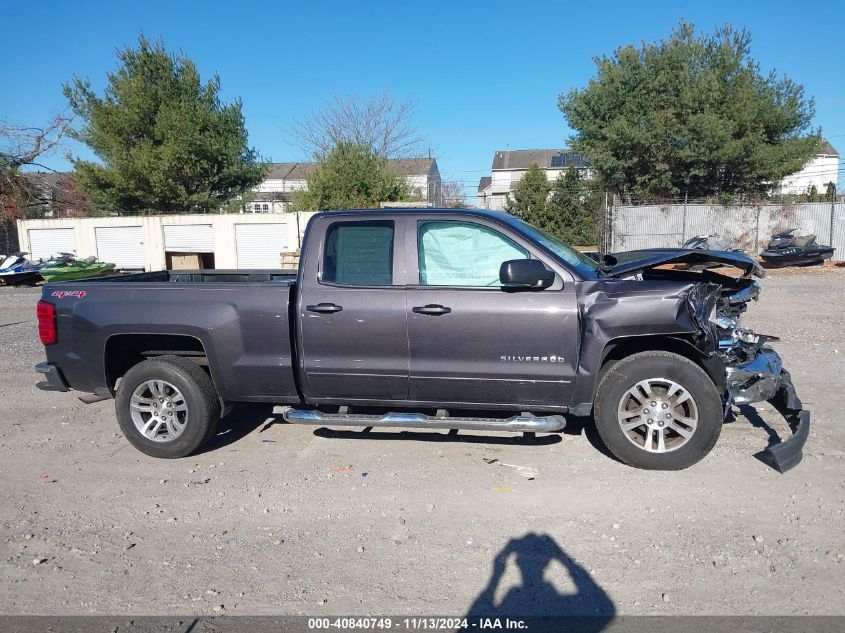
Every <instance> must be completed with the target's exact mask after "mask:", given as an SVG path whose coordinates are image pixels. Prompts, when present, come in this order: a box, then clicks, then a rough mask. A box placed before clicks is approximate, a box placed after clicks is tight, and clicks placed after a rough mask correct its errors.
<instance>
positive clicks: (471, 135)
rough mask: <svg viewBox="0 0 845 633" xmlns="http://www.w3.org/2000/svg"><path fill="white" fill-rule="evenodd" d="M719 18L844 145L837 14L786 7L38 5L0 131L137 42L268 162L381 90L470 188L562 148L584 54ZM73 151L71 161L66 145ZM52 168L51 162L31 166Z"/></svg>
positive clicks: (14, 36) (7, 29) (773, 3)
mask: <svg viewBox="0 0 845 633" xmlns="http://www.w3.org/2000/svg"><path fill="white" fill-rule="evenodd" d="M682 17H683V18H686V19H688V20H691V21H693V22H694V23H695V24H696V26H698V27H699V28H701V29H706V30H711V29H713V28H714V27H716V26H718V25H721V24H724V23H725V22H730V23H732V24H734V25H735V26H744V27H747V28H749V29H750V30H751V33H752V36H753V44H752V53H753V55H754V57H755V58H756V59H757V60H758V61H759V62H760V64H761V66H762V67H763V69H764V70H766V71H768V70H771V69H776V70H777V71H778V72H779V73H783V74H786V75H788V76H790V77H791V78H792V79H793V80H795V81H797V82H798V83H801V84H803V85H804V87H805V89H806V91H807V94H808V95H809V96H812V97H814V98H815V100H816V124H817V125H820V126H821V127H822V129H823V132H824V133H825V135H827V136H828V137H829V138H830V140H831V142H832V143H833V145H834V146H837V147H839V148H840V149H841V147H842V146H845V84H843V82H842V77H843V75H842V67H841V60H842V59H843V56H842V53H841V47H840V45H839V43H838V41H839V39H840V35H839V34H841V33H842V31H843V28H845V3H843V2H841V1H840V2H826V1H819V0H817V1H815V2H811V3H806V4H800V3H796V2H780V1H777V0H769V1H767V2H757V1H754V2H737V1H736V0H734V1H733V2H721V1H712V2H706V3H705V2H688V3H684V2H677V1H675V2H647V1H643V2H630V1H627V2H619V3H613V2H602V3H599V2H589V1H587V2H565V3H564V2H555V1H554V0H547V1H546V2H533V1H531V0H524V1H521V2H512V1H511V2H498V1H493V0H490V1H486V2H478V3H476V2H457V1H455V2H434V1H429V2H418V3H415V2H374V1H370V2H365V1H357V2H354V1H347V2H323V1H320V0H311V2H301V1H300V2H273V3H251V2H244V1H242V2H218V1H216V0H208V1H206V2H179V1H177V0H171V1H170V2H162V1H160V0H147V1H145V2H116V1H114V0H112V1H110V2H90V1H85V0H80V1H78V2H74V3H69V2H52V1H46V0H42V1H41V2H36V3H28V2H16V3H14V4H12V3H11V1H10V0H9V1H7V2H5V3H4V5H3V9H2V13H0V59H2V60H3V61H2V64H3V68H2V76H3V89H2V98H0V119H2V120H5V121H8V122H12V123H15V124H18V125H38V124H40V123H43V122H45V121H46V120H47V119H48V118H49V117H50V115H51V114H52V113H55V112H58V111H61V110H63V109H64V108H66V102H65V99H64V97H63V96H62V92H61V85H62V83H63V82H64V81H67V80H69V79H70V78H71V77H72V76H73V75H74V74H78V75H80V76H84V77H88V78H90V79H91V81H92V83H93V84H94V86H95V87H96V88H102V86H103V85H104V82H105V75H106V73H107V72H108V71H109V70H111V69H113V68H114V67H115V65H116V57H115V50H116V49H117V48H120V47H123V46H126V45H133V44H134V43H135V42H136V41H137V37H138V34H139V33H140V32H143V33H144V34H145V35H146V36H147V37H148V38H149V39H156V38H161V39H162V40H163V41H164V44H165V46H167V47H168V48H169V49H171V50H180V51H182V52H184V53H186V54H187V55H188V56H189V57H191V58H192V59H193V60H194V61H195V62H196V64H197V65H198V67H199V69H200V72H201V73H202V74H203V76H204V77H208V76H210V75H211V74H212V73H214V72H216V73H218V74H219V75H220V78H221V81H222V86H223V97H224V99H226V100H231V99H234V98H236V97H240V98H241V99H242V100H243V104H244V108H243V110H244V115H245V118H246V123H247V127H248V129H249V133H250V143H251V144H252V145H254V146H255V147H257V148H258V150H259V151H260V152H261V153H262V155H263V156H265V157H266V158H269V159H271V160H273V161H278V162H281V161H289V160H302V159H305V158H306V157H305V156H303V155H302V152H301V151H300V150H299V149H298V148H296V147H295V146H294V145H293V144H292V143H291V141H290V138H289V136H288V135H287V132H286V130H287V129H289V127H290V125H291V123H292V121H293V120H294V119H295V118H297V117H303V116H305V115H307V114H308V113H309V112H311V111H313V110H314V109H315V108H319V107H320V106H321V104H322V103H324V102H325V100H327V99H330V98H331V97H332V96H333V95H334V94H338V93H339V94H349V93H354V94H357V95H361V96H363V97H366V96H370V95H373V94H378V93H380V92H381V91H382V90H384V89H388V90H390V92H391V93H392V94H393V96H394V97H396V98H397V99H403V98H407V97H412V98H414V99H416V101H417V103H418V108H417V114H416V118H415V123H416V125H417V127H418V128H419V129H420V131H421V132H422V133H423V135H424V136H425V138H426V139H427V144H428V145H430V147H431V149H432V152H433V154H434V156H435V157H436V158H437V160H438V164H439V165H440V170H441V173H442V174H443V176H444V178H448V179H453V180H458V181H461V182H462V183H463V184H464V185H465V187H466V189H467V192H471V191H474V189H475V185H476V183H477V182H478V178H479V177H480V176H481V175H483V174H484V173H485V172H486V173H489V169H490V163H491V161H492V156H493V152H494V151H495V150H497V149H507V148H510V149H518V148H540V147H558V146H565V145H566V139H567V137H568V136H569V135H570V134H571V130H570V129H569V128H568V127H567V125H566V121H565V120H564V118H563V116H562V115H561V113H560V112H559V111H558V109H557V106H556V101H557V96H558V95H559V94H560V93H561V92H564V91H567V90H568V89H570V88H573V87H581V86H583V85H584V84H585V83H586V82H587V80H588V79H589V78H590V77H591V76H592V74H593V72H594V64H593V61H592V58H593V56H595V55H600V54H606V53H610V52H612V51H613V50H614V49H615V48H616V47H617V46H620V45H624V44H627V43H639V42H641V41H643V40H654V39H659V38H661V37H664V36H666V35H668V34H669V32H670V30H671V29H672V27H673V26H674V25H676V24H677V22H678V20H679V19H680V18H682ZM72 149H74V151H77V152H80V151H83V152H84V150H83V149H80V148H72ZM45 163H46V164H47V165H48V166H49V167H51V168H53V169H66V168H67V167H68V163H67V162H66V161H65V160H64V158H63V155H62V153H61V152H58V153H55V154H54V155H52V156H50V157H49V158H47V159H46V160H45Z"/></svg>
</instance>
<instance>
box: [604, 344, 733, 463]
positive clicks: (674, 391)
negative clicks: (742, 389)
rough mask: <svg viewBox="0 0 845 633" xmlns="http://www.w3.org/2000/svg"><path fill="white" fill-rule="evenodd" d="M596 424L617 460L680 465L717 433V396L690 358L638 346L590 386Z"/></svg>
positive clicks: (707, 449)
mask: <svg viewBox="0 0 845 633" xmlns="http://www.w3.org/2000/svg"><path fill="white" fill-rule="evenodd" d="M594 411H595V419H596V427H597V430H598V432H599V435H600V436H601V438H602V440H603V441H604V443H605V445H606V446H607V447H608V449H610V451H611V452H612V453H613V454H614V455H615V456H616V457H618V458H619V459H620V460H622V461H623V462H625V463H626V464H629V465H631V466H635V467H637V468H645V469H649V470H680V469H682V468H687V467H689V466H692V465H693V464H695V463H696V462H697V461H699V460H700V459H702V458H703V457H704V456H705V455H707V453H709V452H710V450H711V449H712V448H713V446H714V445H715V444H716V440H717V439H719V434H720V433H721V430H722V423H723V415H722V401H721V398H720V397H719V394H718V392H717V391H716V386H715V385H714V384H713V381H712V380H711V379H710V377H709V376H708V375H707V373H705V371H704V370H703V369H701V367H699V366H698V365H696V364H695V363H693V362H692V361H691V360H689V359H687V358H684V357H683V356H680V355H678V354H672V353H670V352H641V353H639V354H634V355H632V356H629V357H628V358H625V359H623V360H621V361H619V362H617V363H615V364H614V365H613V366H612V367H611V368H610V369H609V370H608V371H607V372H606V373H605V374H604V376H603V377H602V380H601V383H600V384H599V388H598V390H597V391H596V401H595V408H594Z"/></svg>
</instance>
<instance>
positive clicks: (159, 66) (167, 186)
mask: <svg viewBox="0 0 845 633" xmlns="http://www.w3.org/2000/svg"><path fill="white" fill-rule="evenodd" d="M118 59H119V60H120V65H119V67H118V69H117V70H115V71H114V72H112V73H109V74H108V77H107V79H108V85H107V87H106V89H105V93H104V95H103V96H102V97H100V96H98V95H97V94H96V93H95V92H94V90H93V89H92V88H91V84H90V82H89V81H88V80H86V79H80V78H79V77H75V78H74V79H73V81H72V82H70V83H68V84H66V85H65V86H64V92H65V96H66V97H67V99H68V101H69V102H70V106H71V108H72V109H73V111H74V112H75V113H76V115H77V116H78V117H79V118H80V120H82V121H83V126H82V127H81V129H79V130H77V131H75V132H74V136H75V137H76V138H77V139H78V140H80V141H82V142H83V143H85V144H86V145H88V147H90V148H91V149H92V150H93V152H94V153H95V154H96V155H97V157H98V158H99V162H92V161H88V160H83V159H81V158H76V159H75V160H74V161H73V162H74V167H75V170H76V174H75V175H76V180H77V182H78V184H79V187H80V188H81V189H82V191H83V192H85V193H86V194H88V195H89V196H90V197H91V199H92V200H93V201H94V202H95V203H97V204H98V205H100V206H101V207H103V208H105V209H107V210H110V211H115V212H119V213H126V214H153V213H209V212H216V211H219V210H221V208H223V207H224V206H226V205H227V204H229V205H230V206H231V205H232V203H237V201H238V199H239V198H240V197H241V196H242V195H243V194H244V193H246V192H247V191H248V190H249V189H251V188H252V187H254V186H255V185H257V184H258V183H259V182H261V180H262V178H263V175H264V170H265V167H264V165H262V164H261V163H260V162H259V158H258V153H257V152H256V151H255V150H254V149H251V148H249V147H248V145H247V132H246V127H245V126H244V118H243V114H242V113H241V102H240V101H235V102H234V103H231V104H224V103H223V102H222V101H221V100H220V96H219V93H220V79H219V77H217V76H216V75H215V76H214V77H212V78H211V80H209V81H208V82H206V83H203V82H202V81H201V80H200V75H199V72H198V71H197V68H196V66H195V65H194V63H193V62H192V61H191V60H190V59H188V58H187V57H185V56H183V55H176V54H171V53H168V52H167V51H166V50H165V49H164V47H163V45H162V44H161V43H155V44H151V43H150V42H148V41H147V40H146V39H145V38H144V37H143V36H141V37H140V38H139V40H138V47H137V48H134V49H133V48H126V49H124V50H122V51H120V52H119V53H118Z"/></svg>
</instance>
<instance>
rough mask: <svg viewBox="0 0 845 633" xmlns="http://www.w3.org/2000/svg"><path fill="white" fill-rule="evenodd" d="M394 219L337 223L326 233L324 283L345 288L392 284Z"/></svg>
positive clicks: (322, 279) (322, 278) (323, 268)
mask: <svg viewBox="0 0 845 633" xmlns="http://www.w3.org/2000/svg"><path fill="white" fill-rule="evenodd" d="M393 238H394V226H393V221H392V220H373V221H369V222H335V223H334V224H332V225H331V227H329V230H328V232H327V233H326V242H325V245H324V248H323V267H322V277H321V281H323V282H325V283H334V284H340V285H344V286H389V285H392V284H393Z"/></svg>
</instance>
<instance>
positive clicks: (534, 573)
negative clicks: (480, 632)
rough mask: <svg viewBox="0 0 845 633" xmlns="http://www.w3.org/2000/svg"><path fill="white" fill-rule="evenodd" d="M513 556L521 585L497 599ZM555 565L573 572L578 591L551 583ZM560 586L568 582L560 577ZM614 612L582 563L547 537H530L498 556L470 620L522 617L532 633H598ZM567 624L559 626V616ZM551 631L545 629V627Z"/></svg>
mask: <svg viewBox="0 0 845 633" xmlns="http://www.w3.org/2000/svg"><path fill="white" fill-rule="evenodd" d="M511 557H513V559H514V561H515V563H516V566H517V568H518V570H519V574H520V576H521V580H522V583H521V584H520V585H518V586H514V587H511V588H510V589H508V591H507V592H506V593H505V594H504V596H503V597H502V599H501V600H500V601H497V600H496V590H497V589H498V588H499V585H500V583H501V582H502V579H503V576H504V574H505V571H506V568H507V563H508V561H509V559H511ZM555 561H557V562H558V563H560V564H561V565H562V567H563V568H564V569H565V570H566V572H567V573H568V574H569V577H570V578H571V580H572V584H573V585H574V586H575V593H561V592H560V591H558V589H557V587H556V586H555V585H554V584H553V583H552V582H551V579H556V578H555V577H554V576H552V575H551V570H553V569H554V568H553V567H551V565H552V563H554V562H555ZM560 581H561V583H558V584H562V583H563V582H564V581H565V578H561V579H560ZM615 613H616V607H615V606H614V604H613V601H612V600H611V599H610V596H608V595H607V593H606V592H605V591H604V590H603V589H602V588H601V587H600V586H599V585H598V584H596V582H595V581H594V580H593V578H592V577H591V576H590V574H589V573H588V572H587V570H586V569H584V568H583V567H582V566H581V565H579V564H578V563H576V562H575V561H574V560H573V559H572V558H570V557H569V556H568V555H567V554H566V553H565V552H564V551H563V550H562V549H561V548H560V546H559V545H558V544H557V543H556V542H555V540H554V539H553V538H552V537H551V536H549V535H547V534H542V535H541V534H534V533H529V534H526V535H525V536H523V537H521V538H517V539H511V540H510V541H508V543H507V545H505V547H504V548H503V549H502V550H501V551H500V552H499V553H498V554H497V555H496V558H495V559H494V561H493V572H492V574H491V576H490V579H489V581H488V582H487V586H486V587H485V588H484V589H483V590H482V591H481V593H479V594H478V597H477V598H476V599H475V601H474V602H473V604H472V606H470V608H469V610H468V613H467V616H468V617H471V618H482V617H483V618H487V617H492V618H506V617H507V618H511V619H513V618H522V619H527V620H531V623H532V626H531V627H530V628H529V630H531V631H535V630H562V629H561V626H562V625H563V624H565V627H564V628H565V629H566V630H567V631H577V632H579V633H581V632H583V633H590V632H592V633H595V632H597V631H601V630H602V629H604V628H605V627H606V626H607V625H608V624H609V623H610V621H611V620H612V619H613V616H614V615H615ZM561 617H565V618H566V621H565V622H561V620H560V618H561ZM544 623H545V624H546V625H547V626H548V629H546V628H544V627H543V624H544Z"/></svg>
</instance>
